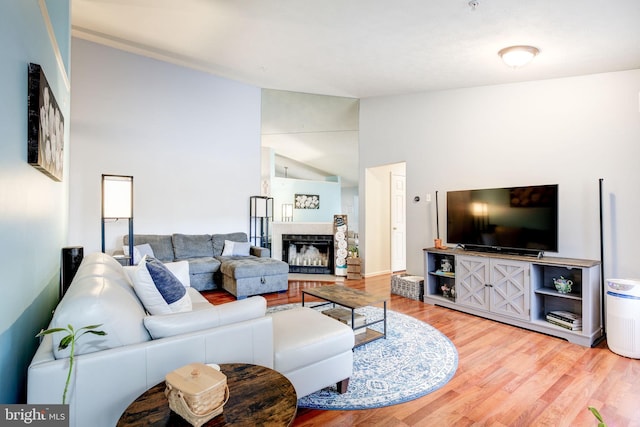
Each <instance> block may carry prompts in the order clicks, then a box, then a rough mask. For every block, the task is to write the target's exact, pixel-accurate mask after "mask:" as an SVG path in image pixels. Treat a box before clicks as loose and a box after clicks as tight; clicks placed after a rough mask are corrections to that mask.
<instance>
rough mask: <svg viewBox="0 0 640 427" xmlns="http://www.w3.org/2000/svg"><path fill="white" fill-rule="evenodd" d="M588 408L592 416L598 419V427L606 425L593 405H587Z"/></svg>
mask: <svg viewBox="0 0 640 427" xmlns="http://www.w3.org/2000/svg"><path fill="white" fill-rule="evenodd" d="M589 410H590V411H591V413H592V414H593V416H594V417H596V418H597V419H598V427H607V425H606V424H605V423H604V419H603V418H602V415H600V412H598V410H597V409H596V408H594V407H593V406H589Z"/></svg>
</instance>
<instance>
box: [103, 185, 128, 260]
mask: <svg viewBox="0 0 640 427" xmlns="http://www.w3.org/2000/svg"><path fill="white" fill-rule="evenodd" d="M119 219H127V220H129V263H130V264H133V177H132V176H126V175H104V174H103V175H102V224H101V225H102V252H105V227H104V225H105V222H106V220H114V221H117V220H119Z"/></svg>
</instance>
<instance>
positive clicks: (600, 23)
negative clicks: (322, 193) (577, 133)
mask: <svg viewBox="0 0 640 427" xmlns="http://www.w3.org/2000/svg"><path fill="white" fill-rule="evenodd" d="M72 35H73V36H74V37H79V38H83V39H86V40H90V41H93V42H97V43H101V44H105V45H108V46H111V47H115V48H118V49H123V50H125V51H129V52H132V53H136V54H140V55H145V56H149V57H152V58H156V59H159V60H163V61H168V62H171V63H175V64H179V65H183V66H187V67H192V68H195V69H198V70H202V71H205V72H210V73H212V74H215V75H217V76H221V77H225V78H229V79H233V80H237V81H240V82H243V83H247V84H250V85H254V86H257V87H261V88H266V89H277V90H286V91H293V92H302V93H309V94H322V95H334V96H340V97H351V98H366V97H374V96H384V95H392V94H405V93H414V92H423V91H435V90H446V89H455V88H465V87H474V86H483V85H495V84H503V83H511V82H521V81H529V80H541V79H550V78H559V77H568V76H576V75H585V74H593V73H602V72H610V71H622V70H630V69H637V68H640V0H529V1H525V0H472V1H469V0H396V1H383V0H315V1H313V0H72ZM520 44H526V45H532V46H535V47H537V48H539V49H540V54H539V55H538V56H537V57H536V58H535V59H534V61H533V62H532V63H531V64H529V65H527V66H525V67H523V68H519V69H512V68H509V67H507V66H506V65H504V64H503V63H502V62H501V60H500V58H499V57H498V54H497V52H498V51H499V50H500V49H502V48H504V47H506V46H510V45H520ZM294 151H295V150H289V151H288V152H286V153H282V152H281V153H280V154H281V155H282V156H285V157H287V158H288V159H289V160H291V161H292V162H296V161H298V162H299V163H304V164H308V165H309V166H311V167H312V168H314V169H316V170H318V171H319V172H320V173H322V170H323V169H326V165H320V164H313V162H312V161H311V160H309V159H304V160H303V159H297V158H296V155H295V154H294ZM292 170H293V166H292ZM327 174H329V175H332V174H339V171H335V170H332V171H328V172H327Z"/></svg>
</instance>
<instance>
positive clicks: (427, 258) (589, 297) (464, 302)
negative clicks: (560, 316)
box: [424, 248, 603, 347]
mask: <svg viewBox="0 0 640 427" xmlns="http://www.w3.org/2000/svg"><path fill="white" fill-rule="evenodd" d="M445 259H447V260H448V261H449V264H451V265H452V266H453V270H452V271H449V272H446V271H445V272H443V271H442V270H441V265H442V261H443V260H445ZM424 266H425V274H424V277H425V284H424V302H425V303H429V304H434V305H439V306H443V307H448V308H451V309H454V310H459V311H463V312H465V313H469V314H473V315H477V316H481V317H484V318H487V319H492V320H496V321H499V322H503V323H507V324H510V325H514V326H518V327H521V328H525V329H529V330H533V331H537V332H542V333H545V334H548V335H553V336H556V337H559V338H564V339H566V340H568V341H570V342H572V343H575V344H579V345H582V346H585V347H590V346H592V345H593V344H594V342H595V341H596V340H597V339H598V338H600V337H601V336H602V335H603V327H602V316H601V286H602V285H601V280H600V262H599V261H593V260H584V259H571V258H555V257H546V256H543V257H540V258H532V257H530V256H522V255H508V254H502V253H490V252H474V251H468V250H463V249H436V248H428V249H424ZM560 276H563V277H565V278H567V279H571V280H572V281H573V286H572V290H571V293H568V294H562V293H560V292H558V291H557V290H556V289H555V287H554V284H553V279H554V278H558V277H560ZM443 289H444V290H443ZM452 290H453V292H452ZM556 310H562V311H570V312H573V313H576V314H578V315H579V316H580V317H581V319H582V330H579V331H574V330H570V329H567V328H563V327H561V326H556V325H554V324H552V323H550V322H548V321H547V320H546V316H547V313H549V312H550V311H556Z"/></svg>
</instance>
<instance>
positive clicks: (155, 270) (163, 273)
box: [146, 257, 187, 304]
mask: <svg viewBox="0 0 640 427" xmlns="http://www.w3.org/2000/svg"><path fill="white" fill-rule="evenodd" d="M146 260H147V270H148V271H149V275H150V276H151V279H153V283H154V284H155V285H156V288H157V289H158V292H160V295H162V298H163V299H164V300H165V301H166V303H167V304H173V303H174V302H176V301H178V300H179V299H180V298H182V297H183V296H184V294H186V293H187V290H186V289H185V288H184V286H183V285H182V283H180V280H178V278H177V277H176V276H174V275H173V273H172V272H170V271H169V269H168V268H167V267H166V266H165V265H164V264H163V263H162V262H160V261H158V260H157V259H155V258H150V257H147V258H146Z"/></svg>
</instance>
